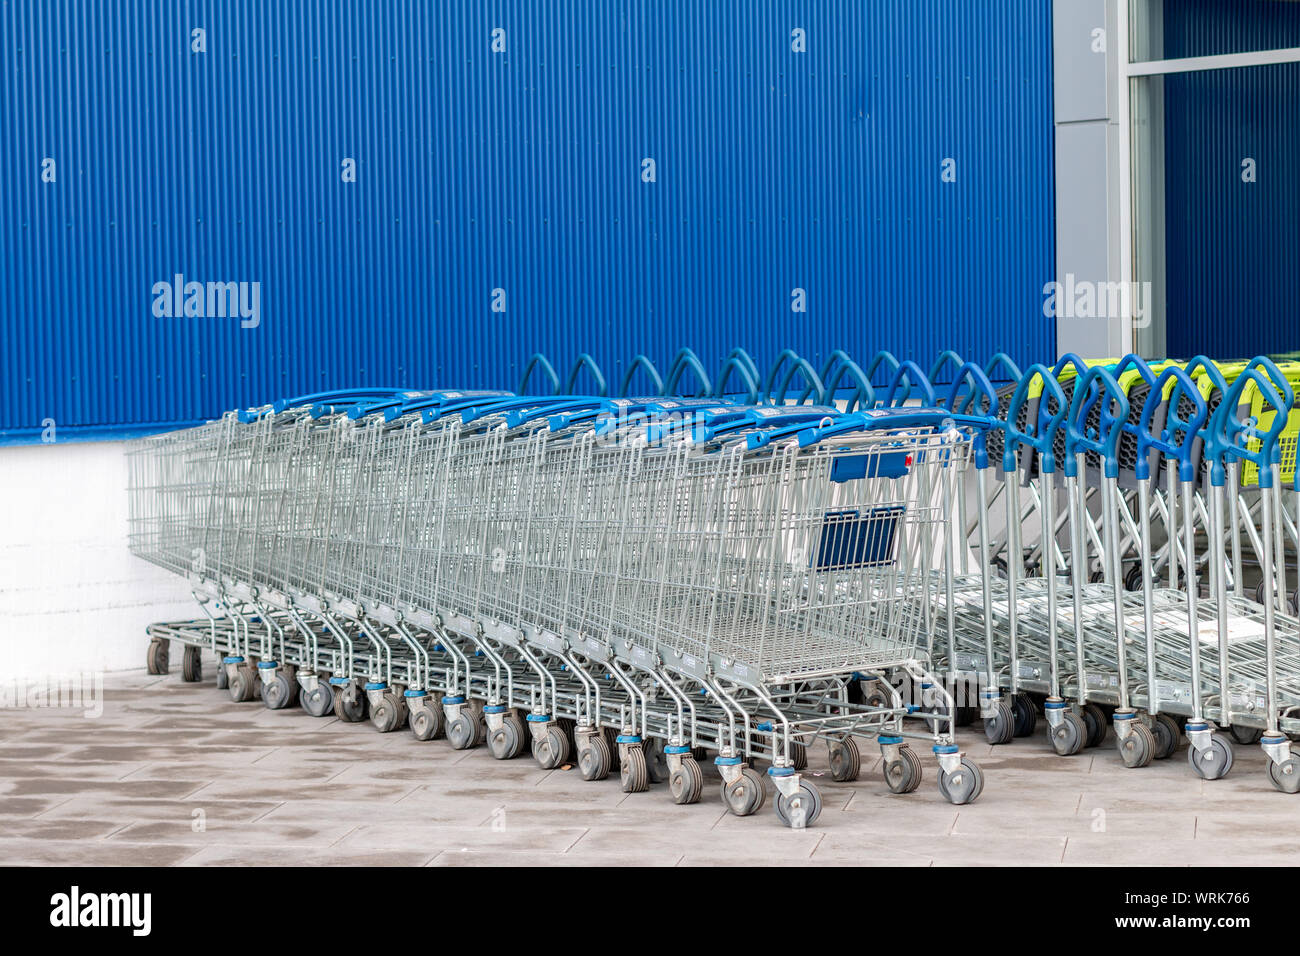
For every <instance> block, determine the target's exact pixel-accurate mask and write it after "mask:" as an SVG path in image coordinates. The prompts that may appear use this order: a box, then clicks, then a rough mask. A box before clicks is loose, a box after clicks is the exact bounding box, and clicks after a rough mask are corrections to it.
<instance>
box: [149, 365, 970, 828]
mask: <svg viewBox="0 0 1300 956" xmlns="http://www.w3.org/2000/svg"><path fill="white" fill-rule="evenodd" d="M988 427H989V420H988V418H987V417H985V416H979V415H961V414H955V413H954V412H952V411H951V410H950V409H946V408H943V407H939V406H937V405H936V404H935V403H929V404H928V406H925V407H907V406H903V405H902V404H898V405H897V406H896V407H893V408H889V407H872V408H865V409H861V410H859V411H855V412H853V413H845V412H844V411H842V410H841V409H840V408H838V407H836V406H833V405H824V406H823V405H815V404H806V403H805V404H797V405H777V404H751V403H747V402H743V401H736V400H733V399H727V398H695V399H691V398H677V399H667V398H662V397H658V396H656V397H652V398H643V399H627V398H620V399H608V398H602V397H599V396H592V397H582V396H547V397H528V396H513V395H508V394H505V393H494V392H451V391H439V392H430V391H423V392H410V391H405V392H402V391H392V390H364V391H356V392H339V393H332V394H328V395H314V396H307V397H304V398H300V399H297V400H292V401H287V402H282V403H278V404H276V405H273V406H266V407H261V408H255V409H248V410H243V411H240V412H236V413H231V414H228V415H226V416H224V417H223V418H222V419H221V420H219V421H215V422H211V423H209V424H207V425H204V426H202V427H199V428H193V429H188V430H184V431H180V432H174V433H170V434H165V435H159V436H154V437H151V438H148V439H145V440H142V441H140V442H138V443H137V444H135V445H134V446H133V448H132V450H131V452H130V473H131V516H132V517H131V520H132V548H133V550H134V551H135V553H137V554H139V555H141V556H142V557H145V558H147V559H149V560H151V561H153V562H155V563H157V564H159V565H162V566H163V567H166V568H169V569H170V570H173V571H175V572H178V573H181V574H185V575H188V577H189V579H190V582H191V584H192V586H193V589H194V592H195V594H196V597H198V598H199V600H200V602H201V606H202V607H203V608H204V613H205V617H203V618H200V619H198V620H194V621H187V622H173V623H169V624H158V625H154V626H152V627H151V628H150V637H151V644H150V669H151V670H152V671H154V672H161V671H163V670H165V669H166V668H167V665H168V656H169V653H170V646H171V645H172V644H174V643H175V644H179V645H182V646H183V647H184V658H183V673H184V675H185V676H186V677H187V678H188V679H195V678H197V677H199V676H200V674H201V666H202V665H201V660H202V659H201V652H202V651H203V650H204V649H208V650H210V651H212V652H215V653H216V654H218V655H219V657H220V660H221V661H222V665H221V669H220V671H219V673H218V682H219V684H222V685H224V686H225V687H226V688H227V689H228V690H229V693H230V694H231V696H232V697H234V698H235V699H237V700H253V699H257V698H260V699H261V700H262V701H263V702H264V703H265V704H266V705H267V706H268V707H272V708H282V707H286V706H289V705H290V704H292V703H295V702H297V703H299V704H300V705H301V706H302V708H303V709H304V710H306V711H307V712H308V713H311V714H314V715H318V716H323V715H326V714H332V715H334V716H336V717H338V718H340V719H342V720H346V721H355V722H360V721H362V720H365V719H367V718H368V719H369V721H370V723H372V724H373V725H374V726H375V727H376V728H377V729H379V730H381V731H393V730H397V729H399V728H401V727H409V728H410V730H411V732H412V733H414V734H415V736H416V737H418V738H420V739H424V740H428V739H434V738H438V737H445V738H446V739H447V741H448V742H449V743H450V745H451V746H452V747H455V748H468V747H472V746H475V745H476V744H480V743H482V744H486V746H487V749H488V750H489V751H490V753H491V754H492V755H493V756H494V757H497V758H500V759H509V758H512V757H515V756H516V755H518V754H520V753H521V752H522V751H523V750H525V749H528V750H530V751H531V753H532V756H533V757H534V758H535V759H536V761H537V762H538V764H539V765H540V766H542V767H544V768H555V767H558V766H562V765H565V764H566V763H567V762H569V761H570V760H572V761H573V762H574V763H575V764H576V766H577V768H578V769H579V770H580V772H581V774H582V776H583V777H585V778H587V779H590V780H599V779H602V778H604V777H606V776H607V775H608V774H609V773H610V772H611V771H612V770H613V769H614V768H617V769H618V772H619V775H620V780H621V782H622V786H623V789H624V790H626V791H628V792H636V791H641V790H645V789H646V788H647V786H648V785H649V783H651V782H655V781H662V782H666V783H667V784H668V789H669V791H670V793H671V795H672V797H673V799H674V800H675V801H677V802H678V803H691V802H694V801H696V800H698V799H699V798H700V796H701V793H702V789H703V786H704V773H703V771H702V769H701V766H700V763H699V761H700V760H701V759H702V758H703V757H704V756H705V755H709V756H712V759H713V763H714V765H715V766H716V768H717V772H718V774H719V776H720V777H721V787H720V790H721V797H722V800H723V802H724V804H725V805H726V806H727V807H728V808H729V809H730V810H731V811H732V812H734V813H736V814H738V815H748V814H752V813H754V812H755V811H757V810H758V809H759V808H760V807H761V806H762V805H763V804H764V802H765V800H766V796H767V785H766V784H765V781H764V775H762V774H760V773H759V772H758V771H757V770H756V769H755V765H756V764H760V763H761V764H762V765H763V766H765V767H766V777H767V778H769V779H770V780H771V782H772V783H771V785H772V787H773V788H774V790H775V792H776V801H775V809H776V813H777V815H778V817H779V818H780V819H781V820H782V821H783V822H785V823H786V824H787V825H791V826H806V825H809V824H811V823H812V822H814V821H815V820H816V819H817V817H818V815H819V814H820V812H821V795H820V793H819V792H818V789H817V787H816V786H815V785H814V784H813V783H812V782H811V781H809V780H807V779H805V778H804V777H803V775H802V774H801V772H800V771H801V770H802V769H803V768H804V767H805V766H806V761H807V750H808V748H809V747H810V746H812V745H813V744H814V743H815V742H818V741H821V742H824V743H825V744H826V745H827V747H828V749H829V762H830V768H831V773H832V776H833V778H834V779H835V780H838V781H848V780H853V779H855V778H856V777H857V776H858V774H859V772H860V769H861V744H862V743H863V742H866V741H870V742H872V743H873V744H876V745H878V746H879V747H880V749H881V753H882V756H883V760H882V767H883V773H884V776H885V779H886V781H887V782H888V784H889V787H890V788H891V789H893V790H895V791H899V792H908V791H912V790H915V789H916V788H917V786H918V785H919V784H920V782H921V776H922V765H921V761H920V759H919V757H918V756H917V754H916V753H915V751H914V750H913V749H912V748H911V746H909V743H908V741H909V740H915V739H922V740H924V741H926V742H927V743H928V744H929V745H930V746H931V749H932V751H933V753H934V754H935V756H936V757H937V760H938V764H939V774H938V784H939V789H940V791H941V793H942V794H943V795H944V796H945V797H946V798H947V799H949V800H950V801H952V802H953V803H955V804H964V803H968V802H971V801H973V800H975V799H976V798H977V797H978V796H979V794H980V791H981V789H982V787H983V775H982V773H981V771H980V769H979V767H978V766H977V765H976V763H975V762H974V761H973V760H971V759H970V758H969V757H967V756H965V755H963V754H962V753H961V752H960V751H959V749H958V747H957V746H956V744H955V742H954V739H953V728H952V720H953V715H954V713H955V709H954V702H953V701H952V700H951V699H949V698H948V697H947V696H946V692H945V691H944V690H943V688H942V684H941V682H940V681H939V680H938V679H937V678H936V677H934V675H932V674H931V673H930V672H929V671H928V670H927V669H926V667H925V665H924V662H923V660H922V659H921V657H920V656H919V655H918V648H919V647H921V646H922V645H923V644H924V642H925V641H928V639H929V638H928V635H929V633H930V631H931V630H932V613H933V608H934V607H935V594H934V591H935V588H936V587H937V586H938V584H939V581H940V577H939V576H937V575H936V573H935V572H936V571H937V570H938V569H939V565H940V563H941V562H942V560H943V554H944V552H945V549H946V548H950V547H951V544H950V543H948V544H945V540H944V539H945V536H946V535H947V534H950V533H952V531H953V529H954V528H956V525H954V524H953V523H952V521H951V520H950V517H951V514H952V513H953V512H952V508H953V503H954V502H955V500H956V498H957V497H958V495H959V494H960V492H961V490H962V489H961V486H960V484H959V483H958V481H959V478H960V476H961V475H962V474H963V473H964V472H963V467H962V466H963V463H964V462H966V461H967V459H969V458H970V456H971V455H972V453H973V452H974V451H975V449H977V448H982V447H983V440H982V437H981V436H982V434H983V432H984V431H985V430H987V428H988ZM904 682H907V683H909V684H911V685H915V686H917V687H923V688H924V689H925V692H926V693H927V695H928V696H929V698H930V700H931V701H932V703H933V705H934V706H933V707H932V710H933V713H932V714H931V715H930V717H929V719H928V720H927V721H926V722H925V723H918V722H916V721H909V720H908V719H907V718H908V717H909V716H910V715H911V714H912V713H914V712H915V711H916V710H917V705H915V704H913V703H911V702H910V701H909V700H908V699H906V697H905V692H904V691H903V690H900V689H899V687H898V685H900V684H902V683H904ZM864 684H865V685H866V688H867V689H868V690H869V691H870V697H871V699H870V700H866V699H864V694H863V690H864Z"/></svg>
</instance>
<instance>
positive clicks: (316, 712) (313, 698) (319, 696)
mask: <svg viewBox="0 0 1300 956" xmlns="http://www.w3.org/2000/svg"><path fill="white" fill-rule="evenodd" d="M298 701H299V703H301V704H302V709H303V710H305V711H306V712H307V713H309V714H311V715H312V716H313V717H324V716H325V715H326V714H328V713H329V712H330V711H331V710H333V709H334V691H333V689H332V688H331V687H330V685H329V684H327V683H326V682H325V681H324V680H321V681H318V682H317V684H316V686H315V687H313V688H312V689H311V690H310V691H306V690H304V691H302V692H300V693H299V695H298Z"/></svg>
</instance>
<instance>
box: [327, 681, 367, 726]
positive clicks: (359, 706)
mask: <svg viewBox="0 0 1300 956" xmlns="http://www.w3.org/2000/svg"><path fill="white" fill-rule="evenodd" d="M334 716H335V717H337V718H338V719H339V720H342V721H346V722H347V723H349V724H358V723H360V722H361V721H363V720H365V719H366V696H365V694H363V693H361V689H360V688H359V687H357V685H356V684H347V685H346V686H344V687H341V688H339V689H338V690H335V691H334Z"/></svg>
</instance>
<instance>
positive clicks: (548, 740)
mask: <svg viewBox="0 0 1300 956" xmlns="http://www.w3.org/2000/svg"><path fill="white" fill-rule="evenodd" d="M568 758H569V738H568V737H567V736H566V735H565V733H564V730H563V729H561V728H560V727H557V726H556V725H555V724H551V726H549V727H547V728H546V733H544V734H543V735H542V736H541V737H534V738H533V759H534V760H536V761H537V765H538V766H539V767H541V768H542V769H543V770H554V769H555V768H556V767H558V766H559V765H560V764H562V763H564V761H565V760H567V759H568Z"/></svg>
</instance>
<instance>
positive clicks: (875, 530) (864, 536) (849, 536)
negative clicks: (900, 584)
mask: <svg viewBox="0 0 1300 956" xmlns="http://www.w3.org/2000/svg"><path fill="white" fill-rule="evenodd" d="M906 510H907V509H906V508H904V506H903V505H881V506H879V507H875V508H870V509H868V510H867V511H866V512H865V513H864V512H862V511H861V510H860V509H857V508H849V509H846V510H844V511H828V512H826V514H825V515H824V516H823V517H822V529H821V539H820V540H819V541H818V544H817V553H816V554H815V555H814V556H813V561H812V567H813V570H814V571H839V570H845V569H848V568H870V567H880V566H882V565H889V564H893V563H894V550H895V548H894V546H895V542H896V539H897V531H898V519H899V518H901V517H902V516H903V514H904V512H905V511H906Z"/></svg>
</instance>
